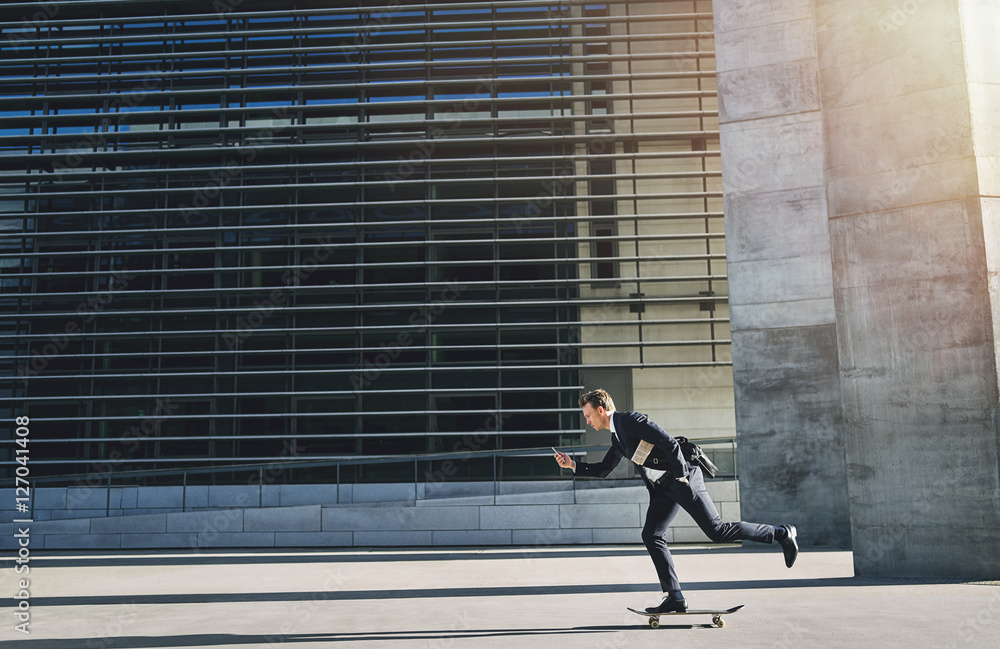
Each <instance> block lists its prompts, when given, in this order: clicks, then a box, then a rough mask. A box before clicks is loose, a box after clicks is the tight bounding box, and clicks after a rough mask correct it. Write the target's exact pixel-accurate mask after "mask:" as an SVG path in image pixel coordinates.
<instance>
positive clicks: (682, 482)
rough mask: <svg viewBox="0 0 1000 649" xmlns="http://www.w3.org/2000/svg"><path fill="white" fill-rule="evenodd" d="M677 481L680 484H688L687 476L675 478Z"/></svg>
mask: <svg viewBox="0 0 1000 649" xmlns="http://www.w3.org/2000/svg"><path fill="white" fill-rule="evenodd" d="M677 482H679V483H681V484H688V479H687V478H677Z"/></svg>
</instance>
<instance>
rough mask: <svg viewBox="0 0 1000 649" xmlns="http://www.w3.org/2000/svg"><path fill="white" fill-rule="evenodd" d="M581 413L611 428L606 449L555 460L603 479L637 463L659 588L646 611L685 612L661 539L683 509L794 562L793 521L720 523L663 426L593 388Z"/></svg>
mask: <svg viewBox="0 0 1000 649" xmlns="http://www.w3.org/2000/svg"><path fill="white" fill-rule="evenodd" d="M579 405H580V407H581V408H582V409H583V416H584V417H585V418H586V419H587V423H588V424H590V425H591V426H593V427H594V430H603V429H605V428H609V429H610V430H611V448H610V449H609V450H608V452H607V454H606V455H605V456H604V459H603V460H601V461H600V462H592V463H588V462H576V461H574V460H573V459H572V458H571V457H570V456H569V455H566V454H565V453H559V452H558V451H557V452H556V456H555V457H556V462H558V463H559V466H561V467H563V468H565V469H572V470H573V471H574V472H575V473H577V474H578V475H585V476H591V477H597V478H604V477H607V476H608V474H610V473H611V472H612V471H613V470H614V468H615V467H616V466H618V463H619V462H621V461H622V459H623V458H626V457H627V458H630V459H631V460H632V461H633V462H635V463H636V464H638V465H639V466H640V467H642V470H641V473H642V481H643V483H644V484H645V485H646V489H648V490H649V509H648V510H647V511H646V523H645V525H644V526H643V528H642V541H643V543H645V544H646V549H647V550H648V551H649V556H650V557H651V558H652V559H653V565H654V566H655V567H656V574H657V576H658V577H659V579H660V587H661V589H662V590H663V600H662V601H661V602H660V604H659V605H658V606H651V607H649V608H647V609H646V611H647V612H649V613H669V612H673V611H686V610H687V602H686V601H685V599H684V594H683V592H682V591H681V584H680V581H679V580H678V579H677V571H676V570H675V569H674V561H673V558H672V557H671V556H670V550H669V549H668V548H667V542H666V540H665V539H664V537H665V536H666V532H667V527H668V526H669V525H670V523H671V521H673V519H674V517H676V516H677V512H678V511H679V510H680V508H683V509H684V511H686V512H687V513H688V514H690V515H691V517H692V518H693V519H694V520H695V522H696V523H697V524H698V526H699V527H700V528H701V529H702V530H703V531H704V532H705V534H707V535H708V538H710V539H712V540H713V541H716V542H731V541H757V542H758V543H774V542H777V543H778V544H779V545H780V546H781V548H782V551H783V552H784V555H785V565H786V566H788V567H789V568H791V567H792V564H793V563H795V557H796V556H798V552H799V546H798V543H797V541H796V530H795V526H794V525H782V526H779V527H775V526H773V525H765V524H762V523H744V522H739V523H724V522H723V521H722V517H721V516H719V512H718V511H717V510H716V508H715V504H714V503H713V502H712V499H711V498H710V497H709V495H708V491H707V490H706V489H705V480H704V478H703V476H702V473H701V467H699V466H697V465H696V464H693V463H691V462H688V461H687V460H686V459H685V458H684V455H683V453H682V452H681V446H680V443H679V442H678V441H677V440H676V439H674V438H673V437H671V436H670V435H669V434H667V432H666V431H665V430H663V429H662V428H660V427H659V426H657V425H656V424H655V423H653V422H652V421H650V420H649V418H648V417H646V415H643V414H641V413H638V412H616V411H615V403H614V401H612V399H611V395H610V394H608V393H607V392H605V391H604V390H594V391H592V392H588V393H587V394H585V395H583V396H581V397H580V399H579Z"/></svg>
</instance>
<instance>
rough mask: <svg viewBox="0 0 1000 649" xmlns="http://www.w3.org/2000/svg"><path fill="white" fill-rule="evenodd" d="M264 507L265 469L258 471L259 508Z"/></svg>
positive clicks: (261, 468) (259, 468)
mask: <svg viewBox="0 0 1000 649" xmlns="http://www.w3.org/2000/svg"><path fill="white" fill-rule="evenodd" d="M263 506H264V467H258V469H257V508H258V509H259V508H261V507H263Z"/></svg>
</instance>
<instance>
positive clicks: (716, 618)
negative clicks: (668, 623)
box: [628, 604, 746, 629]
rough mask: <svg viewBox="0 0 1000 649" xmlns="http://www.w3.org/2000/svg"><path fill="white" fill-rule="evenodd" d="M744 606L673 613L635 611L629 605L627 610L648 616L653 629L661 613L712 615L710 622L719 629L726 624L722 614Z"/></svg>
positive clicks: (658, 621)
mask: <svg viewBox="0 0 1000 649" xmlns="http://www.w3.org/2000/svg"><path fill="white" fill-rule="evenodd" d="M744 606H746V604H740V605H739V606H737V607H736V608H731V609H728V610H725V611H711V610H707V611H699V610H695V609H691V610H687V611H684V612H683V613H681V612H680V611H677V612H674V613H647V612H646V611H637V610H635V609H634V608H631V607H629V609H628V610H630V611H632V612H633V613H636V614H638V615H644V616H646V617H648V618H649V626H651V627H653V628H654V629H655V628H656V627H658V626H660V617H661V616H663V615H711V616H712V624H714V625H715V626H717V627H719V628H720V629H721V628H722V627H724V626H726V621H725V620H723V619H722V616H723V615H726V614H728V613H735V612H736V611H738V610H740V609H741V608H743V607H744Z"/></svg>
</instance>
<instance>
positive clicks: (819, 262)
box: [714, 0, 851, 547]
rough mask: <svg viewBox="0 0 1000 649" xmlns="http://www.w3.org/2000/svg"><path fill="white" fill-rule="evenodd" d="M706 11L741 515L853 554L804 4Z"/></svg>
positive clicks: (818, 118) (819, 132)
mask: <svg viewBox="0 0 1000 649" xmlns="http://www.w3.org/2000/svg"><path fill="white" fill-rule="evenodd" d="M714 7H715V34H716V61H717V63H716V65H717V68H718V86H719V111H720V115H719V121H720V131H721V138H722V180H723V191H724V194H725V213H726V245H727V251H726V255H727V258H728V270H729V287H730V288H729V292H730V297H729V302H730V310H731V314H732V315H731V317H732V325H731V326H732V339H733V374H734V393H735V398H736V403H735V410H736V431H737V437H738V438H739V444H740V487H741V490H742V493H743V512H744V515H745V516H746V517H747V518H748V519H750V520H765V521H773V520H780V521H787V522H791V523H794V524H796V525H797V526H798V528H799V532H800V543H801V544H802V545H803V546H806V547H808V546H810V545H833V546H841V547H843V546H848V545H850V538H851V535H850V520H849V512H848V499H847V477H846V461H845V457H844V440H843V421H842V410H841V398H840V386H839V380H838V358H837V327H836V319H835V313H834V295H833V280H832V275H833V272H832V266H831V261H830V236H829V231H828V228H827V200H826V173H825V168H824V163H825V160H824V157H825V156H824V152H825V148H824V127H823V115H822V112H821V105H820V89H819V84H818V62H817V58H816V32H815V19H814V15H813V11H812V3H811V2H810V1H809V0H781V1H774V2H768V3H758V2H753V3H751V2H729V1H723V2H716V3H715V5H714Z"/></svg>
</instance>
